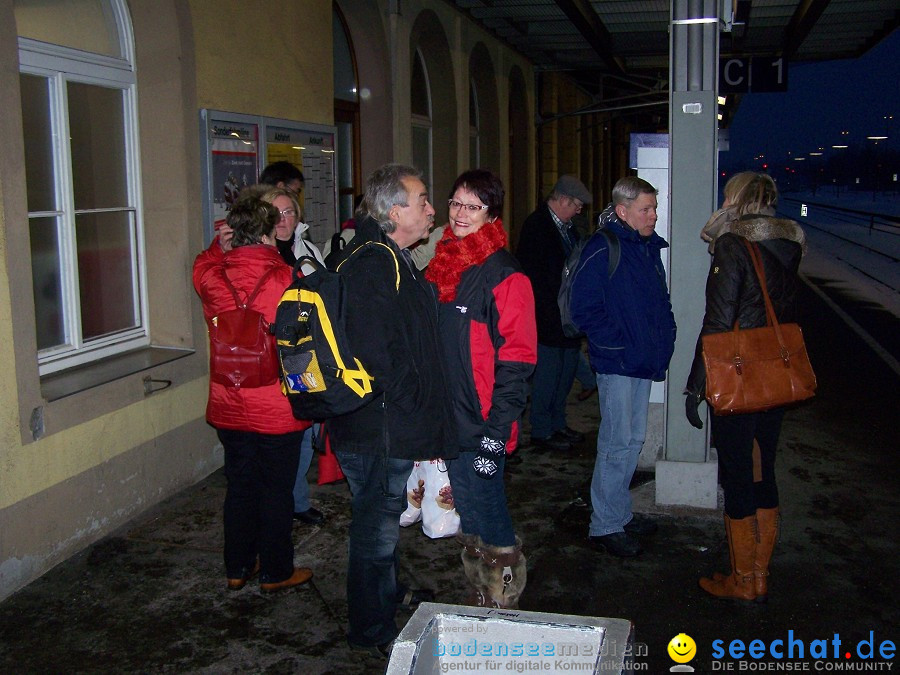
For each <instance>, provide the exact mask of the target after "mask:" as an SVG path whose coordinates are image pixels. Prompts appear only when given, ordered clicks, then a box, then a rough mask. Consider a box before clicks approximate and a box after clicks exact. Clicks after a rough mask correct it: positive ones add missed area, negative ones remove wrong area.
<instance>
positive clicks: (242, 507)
mask: <svg viewBox="0 0 900 675" xmlns="http://www.w3.org/2000/svg"><path fill="white" fill-rule="evenodd" d="M217 432H218V436H219V440H220V441H221V442H222V446H223V447H224V448H225V478H226V479H227V481H228V488H227V489H226V491H225V505H224V508H223V511H224V524H225V575H226V576H227V577H228V578H229V579H240V578H242V577H246V576H248V575H249V573H250V570H252V569H253V565H254V563H255V562H256V556H257V555H259V580H260V581H261V582H263V583H277V582H279V581H284V580H285V579H287V578H288V577H289V576H291V574H292V573H293V571H294V542H293V540H292V539H291V529H292V527H293V519H292V517H291V505H292V499H291V485H292V484H293V476H295V475H296V473H297V456H298V451H297V448H298V447H299V446H300V436H301V434H302V432H299V431H295V432H291V433H287V434H276V435H272V434H259V433H255V432H252V431H235V430H232V429H218V430H217Z"/></svg>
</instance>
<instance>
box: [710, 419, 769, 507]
mask: <svg viewBox="0 0 900 675" xmlns="http://www.w3.org/2000/svg"><path fill="white" fill-rule="evenodd" d="M783 419H784V409H783V408H777V409H775V410H769V411H767V412H761V413H750V414H747V415H712V439H713V443H714V444H715V446H716V449H717V450H718V452H719V482H720V483H721V484H722V489H723V490H724V491H725V514H726V515H727V516H728V517H729V518H733V519H740V518H746V517H747V516H752V515H753V514H755V513H756V509H772V508H775V507H776V506H778V486H777V485H776V484H775V451H776V449H777V447H778V437H779V435H780V434H781V422H782V420H783ZM754 438H755V439H756V442H757V443H758V444H759V451H760V460H761V462H760V463H761V469H762V481H761V482H759V483H754V482H753V439H754Z"/></svg>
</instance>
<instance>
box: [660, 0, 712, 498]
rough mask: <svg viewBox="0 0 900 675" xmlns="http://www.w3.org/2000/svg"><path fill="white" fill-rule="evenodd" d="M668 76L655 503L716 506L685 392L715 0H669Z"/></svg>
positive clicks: (700, 274)
mask: <svg viewBox="0 0 900 675" xmlns="http://www.w3.org/2000/svg"><path fill="white" fill-rule="evenodd" d="M671 7H672V29H671V37H670V40H671V50H670V51H671V64H670V73H669V82H670V87H671V89H670V97H671V99H670V100H671V103H670V106H669V134H670V138H669V207H670V209H671V210H670V218H669V223H670V227H669V245H670V247H669V270H670V272H669V278H670V284H669V290H670V292H671V296H672V310H673V312H674V313H675V322H676V324H677V325H678V339H677V340H676V342H675V354H674V356H673V357H672V361H671V363H670V365H669V373H668V376H667V378H666V423H665V424H666V436H665V447H664V452H665V461H662V462H657V464H656V499H657V502H658V503H666V504H684V505H690V506H705V507H710V506H712V507H715V493H716V471H715V467H714V465H713V464H711V463H710V462H708V461H707V460H708V457H707V456H708V448H707V438H706V432H705V431H698V430H697V429H694V428H693V427H692V426H691V425H690V424H688V422H687V420H686V419H685V416H684V395H683V394H682V391H683V389H684V385H685V382H686V381H687V377H688V373H689V372H690V368H691V362H692V360H693V358H694V345H695V344H696V340H697V334H698V333H699V332H700V326H701V324H702V320H703V310H704V306H705V302H704V296H705V292H704V289H705V285H706V272H707V270H708V269H709V254H708V253H707V252H706V246H705V245H704V244H703V242H702V241H701V239H700V228H701V227H703V224H704V223H705V222H706V221H707V219H708V218H709V215H710V214H711V213H712V212H713V210H715V207H716V192H717V190H716V164H717V145H716V136H717V131H718V130H717V123H716V111H717V107H718V106H717V102H716V87H717V82H716V79H717V74H718V59H719V21H718V16H719V10H718V2H717V1H716V0H672V3H671Z"/></svg>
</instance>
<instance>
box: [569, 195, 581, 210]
mask: <svg viewBox="0 0 900 675" xmlns="http://www.w3.org/2000/svg"><path fill="white" fill-rule="evenodd" d="M571 201H572V206H574V207H575V213H581V209H583V208H584V202H581V201H579V200H577V199H575V198H574V197H572V200H571Z"/></svg>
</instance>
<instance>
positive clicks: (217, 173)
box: [200, 109, 338, 248]
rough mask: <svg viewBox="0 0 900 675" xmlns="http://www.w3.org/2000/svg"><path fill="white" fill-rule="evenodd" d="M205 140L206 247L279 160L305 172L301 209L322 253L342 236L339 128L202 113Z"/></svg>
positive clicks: (236, 114)
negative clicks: (232, 209) (333, 237)
mask: <svg viewBox="0 0 900 675" xmlns="http://www.w3.org/2000/svg"><path fill="white" fill-rule="evenodd" d="M200 135H201V149H202V151H203V156H204V162H203V164H204V165H203V181H204V199H203V221H204V240H205V242H206V244H208V243H209V242H210V241H212V238H213V237H214V236H215V232H216V229H217V228H218V226H219V225H221V224H222V223H224V222H225V215H226V213H227V212H228V209H229V208H230V206H231V204H233V203H234V200H235V199H236V198H237V195H238V194H239V193H240V191H241V190H242V189H243V188H245V187H247V186H249V185H253V184H255V183H256V182H257V181H258V180H259V174H260V172H261V171H262V170H263V168H265V166H266V165H267V164H270V163H271V162H276V161H280V160H287V161H289V162H291V163H293V164H295V165H296V166H297V167H299V168H300V169H301V171H303V178H304V182H305V185H304V190H303V194H302V195H300V202H301V204H300V205H301V207H302V210H303V222H305V223H307V224H308V225H309V232H308V233H307V235H308V237H309V239H310V240H311V241H312V242H313V243H315V244H316V245H317V246H319V247H320V248H321V246H322V245H323V244H324V243H325V242H326V241H327V240H328V239H329V238H330V237H331V235H332V234H333V233H334V232H336V231H337V230H338V212H337V205H338V202H337V181H336V174H337V171H336V166H335V162H336V157H337V153H336V152H335V150H336V149H337V148H336V143H337V130H336V128H335V127H333V126H325V125H319V124H312V123H305V122H297V121H292V120H283V119H273V118H269V117H261V116H258V115H245V114H240V113H229V112H223V111H219V110H207V109H203V110H201V111H200Z"/></svg>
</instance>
